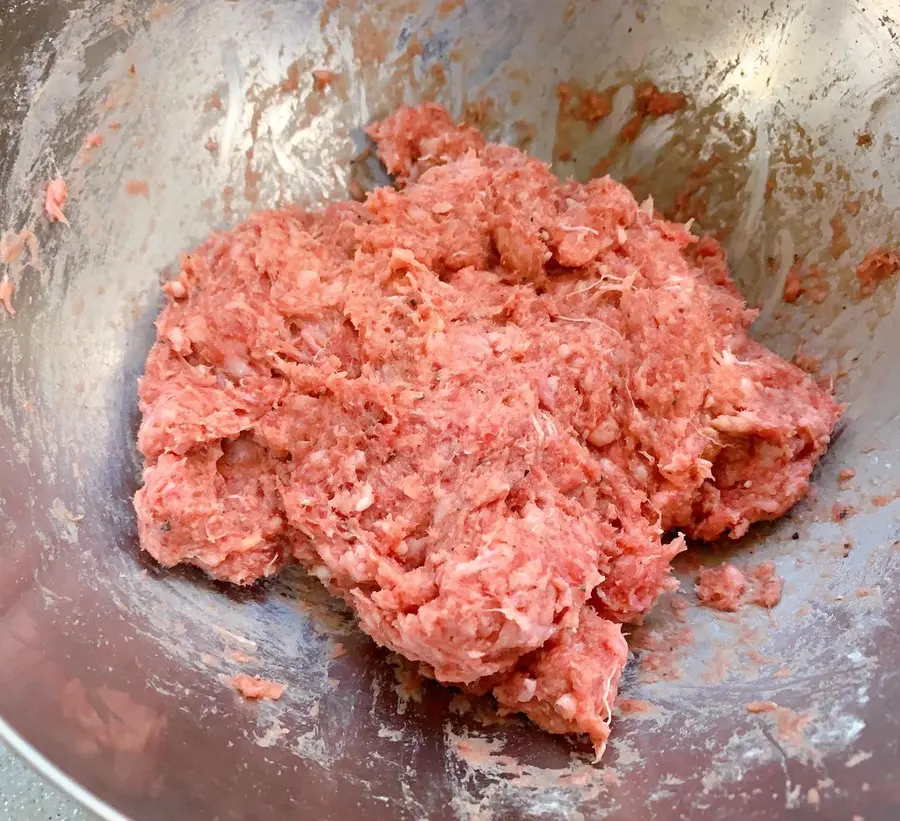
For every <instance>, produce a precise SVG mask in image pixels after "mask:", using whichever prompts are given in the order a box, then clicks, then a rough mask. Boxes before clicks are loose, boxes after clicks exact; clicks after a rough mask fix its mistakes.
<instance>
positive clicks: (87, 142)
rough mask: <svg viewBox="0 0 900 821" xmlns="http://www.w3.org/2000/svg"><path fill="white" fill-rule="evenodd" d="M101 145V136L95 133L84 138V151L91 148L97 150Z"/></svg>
mask: <svg viewBox="0 0 900 821" xmlns="http://www.w3.org/2000/svg"><path fill="white" fill-rule="evenodd" d="M101 145H103V135H102V134H100V133H98V132H96V131H95V132H93V133H92V134H88V135H87V137H85V138H84V149H85V150H86V151H89V150H90V149H92V148H99V147H100V146H101Z"/></svg>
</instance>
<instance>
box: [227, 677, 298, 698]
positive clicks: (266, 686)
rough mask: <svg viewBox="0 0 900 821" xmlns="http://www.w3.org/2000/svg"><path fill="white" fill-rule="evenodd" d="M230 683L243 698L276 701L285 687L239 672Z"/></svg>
mask: <svg viewBox="0 0 900 821" xmlns="http://www.w3.org/2000/svg"><path fill="white" fill-rule="evenodd" d="M231 683H232V686H233V687H234V689H235V690H237V691H238V692H239V693H240V694H241V695H242V696H243V697H244V698H248V699H253V700H261V701H278V699H280V698H281V696H282V695H283V694H284V689H285V688H284V685H283V684H276V683H275V682H274V681H267V680H266V679H264V678H260V677H259V676H248V675H247V674H246V673H239V674H238V675H236V676H235V677H234V678H233V679H232V680H231Z"/></svg>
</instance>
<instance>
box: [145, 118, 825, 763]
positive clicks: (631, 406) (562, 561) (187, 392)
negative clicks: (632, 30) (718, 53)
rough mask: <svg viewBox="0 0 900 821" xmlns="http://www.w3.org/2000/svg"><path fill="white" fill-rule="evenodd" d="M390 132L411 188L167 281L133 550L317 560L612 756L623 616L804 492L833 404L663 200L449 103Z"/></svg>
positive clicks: (384, 144) (369, 609) (532, 709)
mask: <svg viewBox="0 0 900 821" xmlns="http://www.w3.org/2000/svg"><path fill="white" fill-rule="evenodd" d="M672 105H674V103H672ZM647 113H648V114H651V113H652V114H655V113H656V107H654V104H652V103H647ZM369 134H370V135H371V137H372V138H373V139H374V141H375V142H376V143H377V145H378V152H379V156H380V158H381V160H382V162H383V163H384V164H385V166H386V168H387V171H388V172H389V173H391V174H392V175H394V177H395V179H396V180H397V184H398V188H397V189H393V188H381V189H378V190H376V191H374V192H373V193H372V194H370V195H369V196H368V198H367V199H366V200H365V202H362V203H358V202H344V203H338V204H334V205H330V206H328V207H327V208H326V209H324V210H322V211H315V212H309V211H304V210H302V209H300V208H288V209H285V210H280V211H268V212H264V213H261V214H257V215H255V216H253V217H251V218H250V219H249V220H248V221H247V222H245V223H244V224H242V225H240V226H238V227H237V228H235V229H233V230H231V231H229V232H226V233H221V234H215V235H213V236H211V237H210V238H209V239H208V240H207V241H206V242H204V243H203V244H202V245H201V246H200V247H199V248H197V249H196V250H194V251H192V252H190V253H187V254H185V255H184V256H183V257H182V260H181V270H180V272H179V274H178V276H177V278H175V279H173V280H171V281H170V282H168V283H167V284H166V286H165V291H166V294H167V296H168V298H169V302H168V305H167V307H166V308H165V309H164V310H163V312H162V314H161V316H160V317H159V319H158V322H157V341H156V344H155V345H154V347H153V349H152V350H151V352H150V354H149V357H148V360H147V363H146V370H145V374H144V376H143V378H142V380H141V384H140V406H141V411H142V414H143V421H142V424H141V428H140V432H139V436H138V446H139V448H140V451H141V453H142V454H143V457H144V461H145V466H144V473H143V487H142V488H141V489H140V490H139V491H138V493H137V495H136V497H135V506H136V509H137V514H138V523H139V531H140V538H141V543H142V545H143V548H144V549H145V550H147V551H148V552H149V553H151V554H152V555H153V556H154V557H155V558H156V559H157V560H158V561H159V562H161V563H162V564H163V565H166V566H173V565H177V564H179V563H188V564H193V565H196V566H198V567H200V568H202V569H204V570H206V571H207V572H208V573H209V574H210V575H212V576H213V577H215V578H217V579H221V580H226V581H230V582H233V583H235V584H241V585H247V584H252V583H253V582H255V581H257V580H258V579H261V578H264V577H266V576H271V575H273V574H275V573H278V572H279V570H281V569H282V568H283V567H284V566H285V565H286V564H288V563H300V564H301V565H303V566H304V567H306V568H307V569H308V570H309V572H310V573H312V574H313V575H315V576H316V577H317V578H318V579H320V580H321V581H322V582H323V584H325V585H326V587H327V588H328V589H329V590H330V591H331V592H332V593H333V594H334V595H336V596H340V597H341V598H343V599H344V600H345V601H346V602H348V603H349V604H350V605H351V606H352V607H353V608H354V610H355V611H356V614H357V616H358V619H359V624H360V627H361V628H362V629H363V630H364V631H365V632H366V633H368V634H369V635H370V636H372V637H373V638H374V639H375V640H376V641H377V642H378V643H380V644H381V645H384V646H385V647H388V648H390V649H391V650H394V651H396V652H397V653H399V654H401V655H403V656H405V657H406V658H407V659H410V660H411V661H413V662H416V663H418V666H419V670H420V671H421V672H422V673H424V674H425V675H427V676H430V677H432V678H435V679H437V680H438V681H441V682H446V683H452V684H455V685H458V686H460V687H461V688H463V689H464V690H465V691H467V692H469V693H492V694H493V695H494V696H495V698H496V699H497V701H498V704H499V707H500V709H501V711H504V712H509V713H524V714H526V715H528V716H529V717H530V718H531V719H533V720H534V721H535V722H536V723H537V724H539V725H540V726H541V727H543V728H545V729H546V730H549V731H550V732H554V733H583V734H587V735H588V736H589V737H590V739H591V741H592V742H593V744H594V746H595V748H596V750H597V753H598V755H599V754H600V753H602V751H603V749H604V747H605V744H606V741H607V738H608V736H609V723H610V719H611V714H612V706H613V703H614V700H615V698H616V693H617V691H618V685H619V680H620V675H621V673H622V669H623V667H624V666H625V662H626V658H627V654H628V647H627V645H626V642H625V639H624V637H623V634H622V625H623V624H629V623H632V622H635V621H640V619H641V618H642V616H643V615H644V614H646V613H647V612H648V611H649V610H650V609H651V608H652V607H653V605H654V603H655V602H656V600H657V598H658V597H659V595H660V594H661V593H663V592H664V591H667V590H671V589H673V588H674V587H676V586H677V583H676V581H675V580H674V579H673V577H672V574H671V570H670V564H671V561H672V558H673V557H674V556H675V555H676V554H678V553H679V552H681V551H682V550H684V549H685V542H684V536H685V535H686V536H690V537H693V538H695V539H701V540H712V539H717V538H719V537H720V536H723V535H725V536H730V537H732V538H738V537H740V536H742V535H743V534H744V533H746V532H747V529H748V528H749V527H750V526H751V525H752V524H753V523H754V522H758V521H762V520H768V519H775V518H777V517H779V516H781V515H782V514H784V513H785V512H786V511H787V510H788V509H789V508H790V507H791V506H792V505H793V504H794V503H795V502H796V501H797V500H798V499H800V498H801V497H802V496H803V495H804V494H805V493H806V491H807V489H808V487H809V477H810V473H811V471H812V469H813V466H814V465H815V463H816V462H817V461H818V459H819V458H820V456H821V455H822V453H823V452H824V451H825V448H826V447H827V445H828V442H829V438H830V436H831V431H832V429H833V427H834V425H835V423H836V422H837V420H838V417H839V416H840V413H841V407H840V406H839V405H838V404H837V403H836V402H835V400H834V399H833V398H832V397H831V396H830V395H829V394H827V393H826V392H824V391H823V390H822V389H821V388H820V387H818V386H817V385H816V383H815V382H814V381H813V380H812V379H810V377H808V376H807V375H806V374H805V373H804V372H803V371H801V370H800V369H798V368H797V367H795V366H794V365H792V364H790V363H789V362H786V361H785V360H783V359H781V358H780V357H778V356H776V355H775V354H774V353H773V352H771V351H770V350H768V349H767V348H765V347H763V346H762V345H760V344H759V343H758V342H755V341H753V340H752V339H750V338H749V336H748V335H747V329H748V326H749V325H750V323H751V322H752V320H753V318H754V317H755V315H756V314H755V312H754V311H753V310H750V309H748V308H747V306H746V305H745V303H744V301H743V299H742V298H741V296H740V294H739V293H738V291H737V289H736V288H735V286H734V284H733V282H732V279H731V277H730V275H729V272H728V268H727V265H726V261H725V254H724V252H723V251H722V249H721V247H720V246H719V244H718V243H717V242H716V241H714V240H712V239H709V238H706V239H698V238H697V237H696V236H695V235H693V234H692V233H691V232H690V231H689V230H688V229H687V228H686V227H685V226H684V225H681V224H678V223H673V222H668V221H665V220H663V219H659V218H657V217H656V216H655V215H654V210H653V206H652V203H651V202H650V201H647V202H645V203H643V204H639V203H637V202H636V201H635V199H634V197H633V196H632V195H631V194H630V193H629V191H628V190H627V189H626V188H624V187H623V186H622V185H619V184H618V183H616V182H614V181H613V180H611V179H609V178H608V177H604V178H601V179H595V180H592V181H591V182H589V183H587V184H584V185H582V184H580V183H577V182H574V181H565V182H563V181H560V180H559V179H557V178H556V177H555V176H554V175H553V174H552V173H551V172H550V170H549V169H548V167H547V166H546V165H545V164H544V163H542V162H540V161H539V160H537V159H534V158H532V157H529V156H527V155H525V154H523V153H522V152H520V151H518V150H517V149H515V148H512V147H509V146H503V145H492V144H489V143H487V142H486V141H485V139H484V138H483V137H482V135H481V134H480V133H479V132H477V131H476V130H474V129H472V128H468V127H461V126H456V125H455V124H454V122H453V120H452V119H451V118H450V116H449V115H448V114H447V112H446V111H444V110H443V109H442V108H440V107H439V106H436V105H433V104H426V105H422V106H419V107H415V108H406V107H404V108H401V109H399V110H398V111H397V112H396V113H395V114H393V115H392V116H390V117H388V118H387V119H386V120H384V121H381V122H378V123H375V124H374V125H372V126H371V127H370V128H369Z"/></svg>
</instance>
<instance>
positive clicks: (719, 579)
mask: <svg viewBox="0 0 900 821" xmlns="http://www.w3.org/2000/svg"><path fill="white" fill-rule="evenodd" d="M746 588H747V578H746V576H744V574H743V573H741V571H740V570H738V569H737V568H736V567H735V566H734V565H733V564H720V565H719V566H718V567H705V568H703V569H702V570H701V571H700V572H699V573H698V574H697V580H696V581H695V583H694V591H695V592H696V594H697V599H698V601H699V602H700V604H702V605H704V606H706V607H711V608H712V609H713V610H722V611H725V612H732V613H733V612H734V611H736V610H737V609H738V608H739V607H740V606H741V599H742V597H743V595H744V590H746Z"/></svg>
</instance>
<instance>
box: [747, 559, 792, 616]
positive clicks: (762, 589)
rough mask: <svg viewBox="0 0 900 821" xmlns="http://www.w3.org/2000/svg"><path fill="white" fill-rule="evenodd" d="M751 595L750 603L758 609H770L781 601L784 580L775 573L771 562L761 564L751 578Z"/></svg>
mask: <svg viewBox="0 0 900 821" xmlns="http://www.w3.org/2000/svg"><path fill="white" fill-rule="evenodd" d="M751 579H752V582H753V593H752V595H751V597H750V601H751V602H753V604H758V605H759V606H760V607H765V608H767V609H771V608H773V607H775V605H777V604H778V603H779V602H780V601H781V593H782V590H783V588H784V579H782V578H781V577H780V576H778V575H777V573H776V572H775V564H774V563H773V562H763V563H762V564H760V565H759V567H757V568H756V569H755V570H754V571H753V574H752V576H751Z"/></svg>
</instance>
